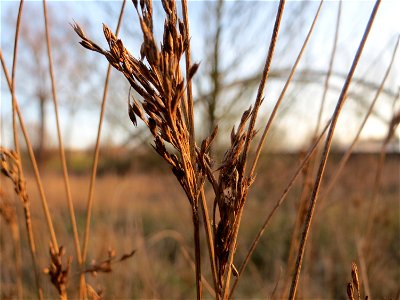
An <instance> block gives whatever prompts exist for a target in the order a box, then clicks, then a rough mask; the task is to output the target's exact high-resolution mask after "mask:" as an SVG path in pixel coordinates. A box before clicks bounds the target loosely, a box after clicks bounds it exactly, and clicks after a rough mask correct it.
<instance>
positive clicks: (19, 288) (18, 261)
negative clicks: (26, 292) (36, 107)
mask: <svg viewBox="0 0 400 300" xmlns="http://www.w3.org/2000/svg"><path fill="white" fill-rule="evenodd" d="M23 4H24V1H23V0H21V1H20V4H19V9H18V16H17V24H16V26H15V38H14V54H13V64H12V71H11V101H12V124H13V136H14V147H15V151H16V153H17V155H18V156H19V157H21V156H20V150H19V141H18V127H17V116H16V109H15V74H16V67H17V53H18V40H19V32H20V24H21V17H22V9H23ZM15 226H17V228H15ZM12 232H13V237H15V238H18V240H15V258H16V270H17V291H18V297H19V298H23V290H22V282H21V280H22V277H21V248H20V247H21V245H20V244H19V231H18V224H17V223H15V225H12ZM33 263H34V264H36V263H35V262H33ZM38 290H39V285H38ZM39 295H40V293H39Z"/></svg>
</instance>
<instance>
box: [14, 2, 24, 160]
mask: <svg viewBox="0 0 400 300" xmlns="http://www.w3.org/2000/svg"><path fill="white" fill-rule="evenodd" d="M23 6H24V1H23V0H21V2H20V3H19V9H18V16H17V24H16V26H15V38H14V54H13V64H12V70H11V100H12V112H13V113H12V122H13V135H14V146H15V151H16V152H17V154H18V155H20V151H19V141H18V128H17V116H16V109H15V106H16V104H15V73H16V68H17V53H18V37H19V31H20V27H21V26H20V25H21V17H22V8H23Z"/></svg>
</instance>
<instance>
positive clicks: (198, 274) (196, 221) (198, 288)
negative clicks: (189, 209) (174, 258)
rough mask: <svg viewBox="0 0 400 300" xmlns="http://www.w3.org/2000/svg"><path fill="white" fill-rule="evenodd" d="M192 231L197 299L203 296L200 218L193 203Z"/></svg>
mask: <svg viewBox="0 0 400 300" xmlns="http://www.w3.org/2000/svg"><path fill="white" fill-rule="evenodd" d="M192 205H193V231H194V253H195V262H196V295H197V300H200V299H202V298H203V291H202V284H201V261H200V219H199V210H198V206H197V205H196V204H195V203H193V204H192Z"/></svg>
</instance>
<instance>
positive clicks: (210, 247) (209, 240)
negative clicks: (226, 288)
mask: <svg viewBox="0 0 400 300" xmlns="http://www.w3.org/2000/svg"><path fill="white" fill-rule="evenodd" d="M200 193H201V194H200V197H201V210H202V215H203V221H204V230H205V233H206V240H207V246H208V253H209V257H210V267H211V273H212V277H213V283H214V290H215V291H217V289H218V278H217V268H216V266H215V253H214V240H213V234H212V230H211V224H210V215H209V213H208V207H207V201H206V195H205V193H204V188H202V189H201V192H200ZM216 298H217V299H219V298H220V295H219V293H216Z"/></svg>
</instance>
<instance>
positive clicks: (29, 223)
mask: <svg viewBox="0 0 400 300" xmlns="http://www.w3.org/2000/svg"><path fill="white" fill-rule="evenodd" d="M0 59H1V65H2V67H3V71H4V75H5V77H6V80H7V83H8V87H9V89H10V91H11V89H12V87H11V79H10V76H9V74H8V70H7V66H6V64H5V61H4V57H3V52H2V51H1V49H0ZM13 102H14V103H15V106H14V107H15V110H16V113H17V116H18V118H19V122H20V125H21V129H22V132H23V135H24V137H25V141H26V144H27V147H28V151H29V157H30V159H31V162H32V165H36V161H35V156H34V154H33V150H32V146H31V143H30V141H29V137H28V135H27V132H26V129H25V125H24V122H23V119H22V116H21V112H20V110H19V107H18V101H17V99H16V97H15V95H14V96H13ZM18 157H19V158H20V156H19V155H18ZM36 169H37V168H36ZM34 170H35V168H34ZM35 175H36V172H35ZM20 178H21V181H22V182H25V177H24V173H23V170H22V167H21V166H20ZM39 180H40V177H39ZM36 182H38V177H37V176H36ZM39 190H40V189H39ZM42 200H43V198H42ZM22 202H23V208H24V215H25V226H26V231H27V234H28V242H29V251H30V254H31V258H32V264H33V270H34V274H35V283H36V288H37V292H38V298H39V299H43V289H42V286H41V282H40V272H39V267H38V261H37V256H36V245H35V238H34V234H33V229H32V219H31V210H30V203H29V201H28V199H22Z"/></svg>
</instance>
